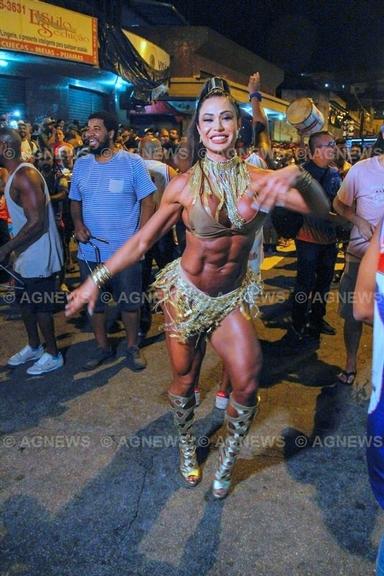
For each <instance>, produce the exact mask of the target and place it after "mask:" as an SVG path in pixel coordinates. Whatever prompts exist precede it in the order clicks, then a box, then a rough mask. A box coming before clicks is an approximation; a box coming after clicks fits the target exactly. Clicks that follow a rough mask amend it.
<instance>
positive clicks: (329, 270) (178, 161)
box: [0, 74, 384, 499]
mask: <svg viewBox="0 0 384 576" xmlns="http://www.w3.org/2000/svg"><path fill="white" fill-rule="evenodd" d="M259 90H260V78H259V75H258V74H254V75H252V76H251V77H250V81H249V93H250V101H251V103H252V110H253V128H254V135H255V141H254V142H253V144H254V145H253V146H252V147H251V148H250V149H248V150H247V151H246V152H245V151H244V149H243V144H240V145H239V143H238V140H237V137H238V133H239V129H240V126H241V118H240V112H239V109H238V107H237V104H236V102H235V101H234V99H233V98H232V96H231V94H230V89H229V86H228V84H227V83H226V82H225V81H224V80H223V79H220V78H211V79H210V80H209V81H207V83H206V85H205V86H204V88H203V91H202V93H201V95H200V97H199V99H198V102H197V109H196V112H195V115H194V117H193V118H192V121H191V127H190V131H189V134H188V137H187V138H182V137H181V136H180V134H179V132H178V130H176V129H165V128H162V129H159V130H157V129H156V128H155V127H154V128H148V129H147V130H146V131H145V133H144V134H143V135H142V136H141V137H139V136H138V135H137V134H136V133H135V131H134V130H132V129H130V128H127V127H125V126H119V124H118V122H117V120H116V118H115V117H114V116H113V115H111V114H109V113H107V112H97V113H94V114H91V115H90V117H89V119H88V123H87V126H86V127H85V128H84V127H81V126H80V125H79V124H78V123H75V122H74V123H72V124H70V125H66V123H65V122H63V121H62V120H54V119H52V118H45V119H44V120H43V122H42V123H41V125H40V126H39V128H38V130H36V127H35V126H31V125H30V124H28V123H27V122H22V121H20V122H19V123H18V125H17V129H12V128H10V127H8V126H6V125H3V126H2V127H0V165H1V169H0V194H1V196H0V198H1V202H2V203H1V204H0V219H1V220H2V222H3V223H4V222H7V223H8V221H10V222H11V223H12V225H11V226H12V227H11V234H9V227H8V225H5V224H3V225H2V227H1V228H0V233H1V245H0V264H1V265H2V266H3V268H4V269H5V271H6V272H7V273H8V274H9V275H10V276H11V277H12V279H13V280H14V283H15V292H16V295H17V300H18V302H19V303H20V310H21V314H22V320H23V322H24V326H25V329H26V333H27V339H28V343H27V345H26V346H25V347H24V348H23V349H21V350H20V351H18V352H16V353H15V354H14V355H13V356H12V357H11V358H10V359H9V360H8V365H9V366H18V365H21V364H25V363H27V362H29V361H33V362H34V363H33V364H32V366H30V367H29V368H28V370H27V372H28V374H31V375H39V374H44V373H46V372H50V371H52V370H56V369H58V368H61V367H62V366H63V357H62V355H61V353H60V351H59V350H58V347H57V343H56V339H55V332H54V322H53V307H52V299H47V300H44V299H42V300H39V301H38V302H36V301H35V299H34V298H33V295H34V294H35V293H36V292H39V293H43V294H47V293H53V292H54V291H55V290H56V286H57V277H59V279H60V280H59V284H60V286H61V289H63V290H66V291H68V300H69V303H68V305H67V314H68V315H72V314H74V313H76V312H79V311H80V310H81V308H82V307H83V306H84V305H86V306H87V309H88V313H89V317H90V322H91V325H92V330H93V332H94V335H95V348H94V351H93V353H92V354H91V356H90V357H89V358H87V359H86V362H85V364H84V369H93V368H95V367H96V366H98V365H100V364H102V363H104V362H107V361H109V360H110V359H111V358H112V357H113V350H112V349H111V347H110V345H109V342H108V334H107V329H106V320H105V312H106V300H105V298H104V297H103V295H104V294H105V292H106V291H108V292H110V293H111V294H112V295H113V298H114V299H115V301H116V302H117V303H118V304H119V309H120V313H121V319H122V322H123V325H124V329H125V334H126V340H127V351H126V356H127V365H128V367H129V368H130V369H131V370H133V371H140V370H143V369H145V367H146V361H145V358H144V357H143V355H142V352H141V350H140V347H139V339H140V333H142V332H144V333H145V331H146V330H147V329H148V327H149V322H150V320H148V316H149V315H150V312H149V311H148V310H147V309H146V308H145V306H144V305H143V298H142V293H143V291H145V290H147V288H148V286H149V284H150V281H151V273H152V265H153V260H155V262H156V264H157V267H158V269H159V270H160V272H159V274H158V276H157V277H156V281H155V284H154V288H153V290H155V292H156V296H157V300H158V302H159V304H160V305H161V307H162V311H163V314H164V319H165V328H166V343H167V348H168V352H169V356H170V361H171V366H172V374H173V380H172V384H171V387H170V390H169V399H170V404H171V406H172V408H173V410H174V420H175V425H176V427H177V429H178V432H179V440H180V441H179V447H180V466H179V470H180V473H181V475H182V478H183V479H184V481H185V482H186V484H187V485H189V486H195V485H196V484H197V483H198V482H200V480H201V468H200V466H199V462H198V460H197V457H196V440H195V437H194V435H193V431H192V424H193V416H194V408H195V405H196V389H197V387H198V380H199V372H200V367H201V363H202V359H203V357H204V354H205V347H206V340H207V339H209V341H210V343H211V345H212V346H213V348H214V349H215V350H216V352H217V354H218V355H219V357H220V358H221V359H222V360H223V365H224V372H223V385H222V387H221V398H223V397H224V398H225V399H226V402H225V403H224V404H221V406H222V407H225V408H226V410H227V412H226V421H227V439H226V441H225V443H224V444H223V446H222V447H221V448H220V459H219V464H218V468H217V471H216V474H215V480H214V483H213V494H214V497H215V498H218V499H221V498H224V497H225V496H226V495H227V494H228V492H229V490H230V483H231V474H232V469H233V466H234V463H235V461H236V458H237V455H238V453H239V450H240V447H241V442H242V440H243V439H244V438H245V436H246V434H247V432H248V430H249V427H250V425H251V422H252V419H253V417H254V416H255V414H256V412H257V405H258V396H257V387H258V379H259V374H260V370H261V364H262V356H261V349H260V345H259V342H258V339H257V335H256V332H255V327H254V324H253V322H252V318H253V315H254V312H255V309H256V308H257V306H256V300H257V297H258V295H259V294H260V292H261V283H260V264H261V261H262V258H263V255H262V247H263V228H264V232H265V233H268V234H269V235H270V237H271V236H273V234H276V235H277V236H279V235H280V236H283V237H290V238H294V240H295V243H296V254H297V276H296V285H295V289H294V293H293V298H292V322H291V325H290V327H289V329H288V332H287V334H286V337H285V342H286V344H287V346H289V347H292V348H297V349H300V348H301V347H302V346H303V345H305V344H306V342H308V341H309V340H310V339H314V338H315V339H318V338H320V335H321V334H328V335H333V334H335V329H334V328H333V327H332V326H331V325H330V324H329V323H328V322H327V321H326V319H325V316H326V304H327V295H328V293H329V290H330V286H331V282H332V279H333V275H334V268H335V261H336V256H337V251H338V244H339V240H340V237H339V234H338V228H341V229H342V230H344V232H345V230H347V235H348V233H349V232H350V240H349V242H348V243H347V242H346V238H345V237H344V244H345V246H346V250H345V252H346V266H345V270H344V273H343V277H342V279H341V282H340V300H341V302H342V306H341V309H340V314H341V316H342V318H343V319H344V322H345V329H344V339H345V347H346V365H345V368H344V369H343V370H342V371H341V372H340V374H339V375H338V381H339V382H341V383H342V384H346V385H351V384H353V381H354V378H355V376H356V358H357V351H358V346H359V342H360V336H361V327H362V320H361V319H360V318H359V316H358V315H356V313H355V316H354V313H353V307H352V304H353V300H351V299H350V298H348V295H350V294H353V292H354V290H355V284H356V279H357V275H358V270H359V265H360V261H361V258H362V257H363V256H364V254H365V252H366V250H367V248H368V246H369V242H370V240H371V237H372V235H373V233H374V230H375V229H376V227H377V225H378V224H379V222H380V220H381V218H382V217H383V215H384V196H383V194H384V192H383V190H384V187H383V183H382V182H383V178H382V176H383V171H384V161H383V158H384V156H381V155H375V154H374V155H369V157H367V158H365V159H362V153H363V152H364V151H363V150H362V149H361V148H360V147H355V148H354V149H347V148H346V145H345V142H342V141H336V140H335V139H334V138H333V136H332V134H331V133H330V132H328V131H321V132H317V133H314V134H312V135H311V136H310V138H309V140H308V143H307V144H306V145H305V147H303V146H302V145H301V146H300V145H298V146H293V145H291V144H287V145H286V146H282V145H280V144H279V145H276V144H274V143H270V142H269V139H268V134H267V130H266V126H267V122H266V119H265V116H264V113H263V110H262V106H261V98H262V96H261V93H260V91H259ZM260 135H264V139H263V137H260V138H258V137H257V136H260ZM265 135H266V138H265ZM256 144H257V146H256ZM293 220H294V222H293ZM350 228H351V230H350ZM275 229H276V232H273V231H274V230H275ZM72 235H74V237H75V238H76V240H77V242H78V252H77V261H78V264H79V268H80V271H79V272H80V279H81V282H82V284H81V286H80V288H77V289H75V290H74V291H70V289H69V288H68V287H67V279H66V272H67V271H70V270H72V269H73V266H74V263H73V260H72V258H73V255H72V253H71V249H70V238H71V237H72ZM60 238H61V241H60ZM264 240H266V238H264ZM266 243H267V244H273V243H274V242H273V241H272V242H268V241H267V242H266ZM10 258H12V259H13V262H12V265H13V267H12V268H11V264H10V263H9V260H10ZM298 294H305V299H304V298H298V297H296V296H297V295H298ZM140 317H141V319H140ZM143 320H144V321H146V326H144V325H143ZM41 335H42V337H43V339H44V342H45V347H43V346H42V344H41V339H40V338H41ZM229 390H231V393H230V394H229Z"/></svg>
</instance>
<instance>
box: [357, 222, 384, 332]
mask: <svg viewBox="0 0 384 576" xmlns="http://www.w3.org/2000/svg"><path fill="white" fill-rule="evenodd" d="M380 230H381V225H379V226H377V228H376V230H375V233H374V235H373V236H372V239H371V242H370V244H369V247H368V250H367V251H366V253H365V254H364V256H363V259H362V261H361V263H360V266H359V273H358V276H357V282H356V287H355V298H354V302H353V315H354V317H355V319H356V320H360V321H362V322H369V323H371V322H372V321H373V312H374V307H375V291H376V271H377V263H378V260H379V256H380V249H379V248H380V246H379V236H380Z"/></svg>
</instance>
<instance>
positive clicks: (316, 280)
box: [292, 240, 337, 332]
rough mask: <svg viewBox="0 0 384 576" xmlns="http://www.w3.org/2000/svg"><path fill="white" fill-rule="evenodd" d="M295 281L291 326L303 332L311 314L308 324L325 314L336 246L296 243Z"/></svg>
mask: <svg viewBox="0 0 384 576" xmlns="http://www.w3.org/2000/svg"><path fill="white" fill-rule="evenodd" d="M296 254H297V277H296V286H295V293H294V299H293V306H292V323H293V327H294V328H295V329H296V330H297V331H298V332H303V330H304V328H305V325H306V323H307V316H308V311H309V310H311V323H313V324H319V323H320V322H321V320H322V319H323V317H324V316H325V312H326V305H327V301H326V299H327V294H328V292H329V288H330V286H331V282H332V278H333V272H334V268H335V262H336V257H337V248H336V244H313V243H312V242H303V241H301V240H296Z"/></svg>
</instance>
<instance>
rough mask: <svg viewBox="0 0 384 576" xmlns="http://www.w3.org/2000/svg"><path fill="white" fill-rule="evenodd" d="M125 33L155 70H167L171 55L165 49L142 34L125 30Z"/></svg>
mask: <svg viewBox="0 0 384 576" xmlns="http://www.w3.org/2000/svg"><path fill="white" fill-rule="evenodd" d="M123 32H124V34H125V35H126V37H127V38H128V40H129V41H130V43H131V44H132V45H133V46H134V48H135V49H136V51H137V52H138V53H139V54H140V56H141V57H142V59H143V60H144V61H145V62H146V63H147V64H148V65H149V66H150V67H151V68H153V69H154V70H167V68H169V66H170V57H169V54H168V53H167V52H165V50H163V49H162V48H160V46H157V44H154V43H153V42H150V41H149V40H146V39H145V38H143V37H142V36H138V35H137V34H133V32H127V30H123Z"/></svg>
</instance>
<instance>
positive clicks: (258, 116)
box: [248, 72, 272, 160]
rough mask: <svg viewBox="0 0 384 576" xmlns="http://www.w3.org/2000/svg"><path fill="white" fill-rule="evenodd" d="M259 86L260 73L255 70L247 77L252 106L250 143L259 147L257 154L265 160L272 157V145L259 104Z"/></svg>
mask: <svg viewBox="0 0 384 576" xmlns="http://www.w3.org/2000/svg"><path fill="white" fill-rule="evenodd" d="M260 86H261V78H260V74H259V72H255V73H254V74H252V75H251V76H250V77H249V81H248V92H249V99H250V102H251V107H252V128H253V136H252V144H253V146H257V147H258V148H259V154H260V155H261V157H262V158H263V160H266V159H267V158H272V147H271V140H270V137H269V130H268V119H267V116H266V114H265V112H264V108H263V107H262V105H261V94H260ZM263 126H264V129H263Z"/></svg>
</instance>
